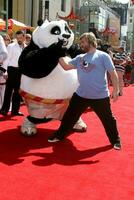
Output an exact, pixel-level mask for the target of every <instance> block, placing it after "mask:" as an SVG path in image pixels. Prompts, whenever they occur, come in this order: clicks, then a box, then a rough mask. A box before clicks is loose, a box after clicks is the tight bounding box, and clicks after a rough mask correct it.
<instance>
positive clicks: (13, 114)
mask: <svg viewBox="0 0 134 200" xmlns="http://www.w3.org/2000/svg"><path fill="white" fill-rule="evenodd" d="M11 115H12V116H24V114H23V113H21V112H15V113H14V112H12V113H11Z"/></svg>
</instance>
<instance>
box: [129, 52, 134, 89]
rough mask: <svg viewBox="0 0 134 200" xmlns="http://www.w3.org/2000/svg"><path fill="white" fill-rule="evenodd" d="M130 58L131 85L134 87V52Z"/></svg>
mask: <svg viewBox="0 0 134 200" xmlns="http://www.w3.org/2000/svg"><path fill="white" fill-rule="evenodd" d="M130 58H131V67H132V69H131V78H130V84H131V85H132V86H134V52H132V53H131V55H130Z"/></svg>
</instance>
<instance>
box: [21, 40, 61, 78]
mask: <svg viewBox="0 0 134 200" xmlns="http://www.w3.org/2000/svg"><path fill="white" fill-rule="evenodd" d="M64 54H65V50H61V48H60V46H59V45H58V44H53V45H51V46H50V47H48V48H41V49H40V48H39V47H37V46H36V45H35V46H34V48H33V47H30V46H28V47H26V48H25V49H24V50H23V52H22V54H21V55H20V58H19V69H20V72H21V73H22V74H24V75H26V76H29V77H31V78H43V77H45V76H47V75H49V74H50V73H51V72H52V70H53V69H54V68H55V67H56V65H57V64H58V60H59V58H60V57H62V56H63V55H64Z"/></svg>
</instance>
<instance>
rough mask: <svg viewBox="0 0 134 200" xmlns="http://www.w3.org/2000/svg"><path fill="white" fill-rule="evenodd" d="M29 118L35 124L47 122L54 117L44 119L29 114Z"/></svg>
mask: <svg viewBox="0 0 134 200" xmlns="http://www.w3.org/2000/svg"><path fill="white" fill-rule="evenodd" d="M27 118H28V120H29V121H30V122H32V123H34V124H41V123H47V122H49V121H51V120H52V118H45V117H44V118H42V119H39V118H35V117H32V116H30V115H29V116H28V117H27Z"/></svg>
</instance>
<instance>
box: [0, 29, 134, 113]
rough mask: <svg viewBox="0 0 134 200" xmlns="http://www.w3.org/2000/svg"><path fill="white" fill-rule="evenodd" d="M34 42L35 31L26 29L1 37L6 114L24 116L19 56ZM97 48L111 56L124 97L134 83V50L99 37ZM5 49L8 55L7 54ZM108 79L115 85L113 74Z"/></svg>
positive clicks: (0, 107) (0, 98) (1, 96)
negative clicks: (117, 45)
mask: <svg viewBox="0 0 134 200" xmlns="http://www.w3.org/2000/svg"><path fill="white" fill-rule="evenodd" d="M30 41H31V34H29V33H27V34H26V33H24V32H23V31H18V32H16V34H15V35H14V38H13V39H12V38H10V36H9V35H8V34H4V35H2V36H0V113H1V114H2V115H4V116H5V115H7V114H8V111H11V113H12V114H13V115H22V114H21V113H20V112H19V108H20V101H21V97H20V96H19V84H20V75H19V74H18V73H19V72H18V58H19V55H20V54H21V51H22V50H23V48H25V46H27V45H28V44H29V43H30ZM2 45H4V50H3V47H2ZM97 48H98V49H99V50H102V51H104V52H106V53H108V54H109V55H110V56H111V58H112V60H113V63H114V65H115V68H116V71H117V74H118V78H119V89H120V91H119V95H120V96H122V95H123V88H124V86H128V85H134V52H131V53H127V52H126V51H125V50H124V48H123V47H119V48H116V49H113V48H112V46H110V45H108V44H103V43H102V41H101V40H99V39H98V47H97ZM5 49H6V51H7V56H6V55H5V56H3V55H4V54H3V51H5ZM108 81H109V85H111V84H112V83H111V80H110V77H109V75H108ZM16 105H17V106H16Z"/></svg>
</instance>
